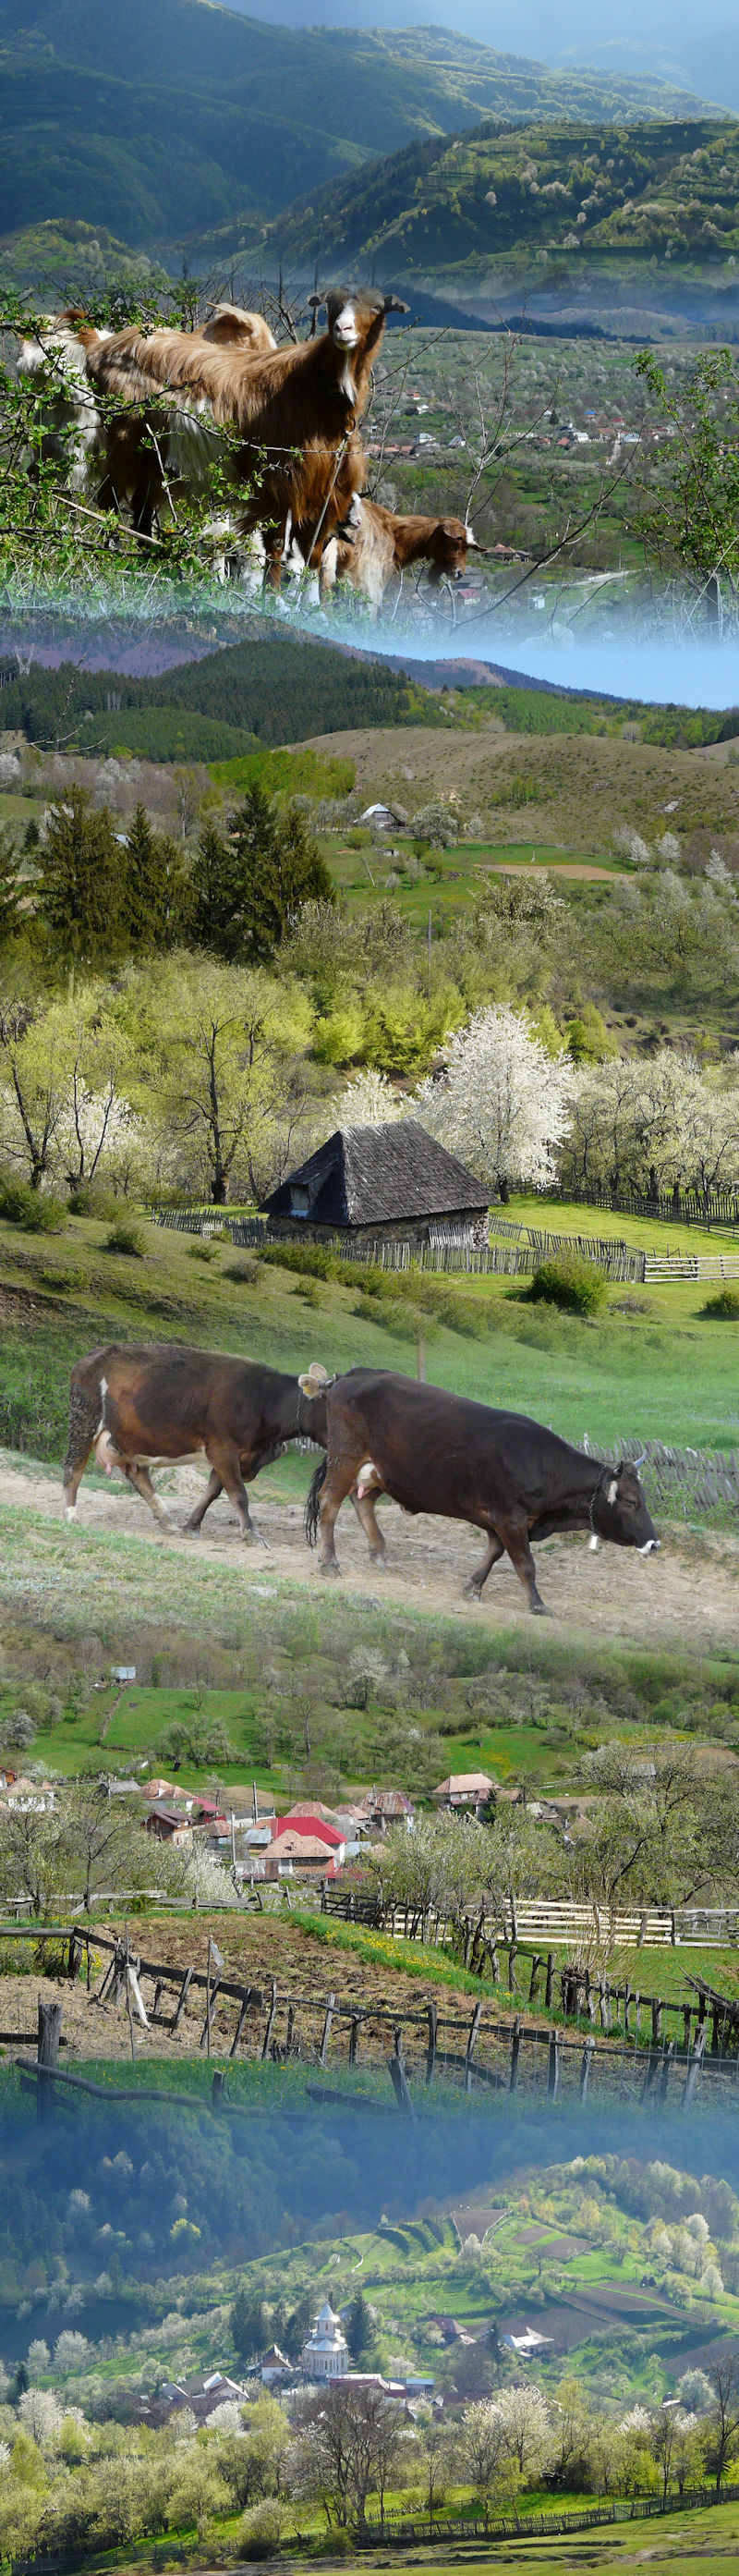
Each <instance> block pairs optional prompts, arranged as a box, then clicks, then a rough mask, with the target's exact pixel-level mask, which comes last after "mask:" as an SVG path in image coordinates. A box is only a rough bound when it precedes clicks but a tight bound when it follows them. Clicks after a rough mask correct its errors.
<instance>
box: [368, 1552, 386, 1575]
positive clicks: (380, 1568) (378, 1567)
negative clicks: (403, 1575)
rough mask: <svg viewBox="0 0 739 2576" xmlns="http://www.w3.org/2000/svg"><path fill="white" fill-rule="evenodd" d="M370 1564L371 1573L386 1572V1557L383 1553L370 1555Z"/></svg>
mask: <svg viewBox="0 0 739 2576" xmlns="http://www.w3.org/2000/svg"><path fill="white" fill-rule="evenodd" d="M370 1564H371V1567H372V1572H373V1574H387V1557H386V1556H385V1555H382V1556H371V1557H370Z"/></svg>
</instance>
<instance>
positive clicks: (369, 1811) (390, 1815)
mask: <svg viewBox="0 0 739 2576" xmlns="http://www.w3.org/2000/svg"><path fill="white" fill-rule="evenodd" d="M360 1815H361V1816H363V1817H365V1818H366V1821H367V1824H368V1825H371V1827H372V1830H373V1832H374V1833H380V1834H385V1833H387V1830H388V1827H389V1826H393V1825H404V1826H405V1830H406V1833H409V1834H411V1833H412V1832H413V1826H414V1823H415V1815H416V1810H415V1807H414V1805H413V1800H412V1798H407V1797H406V1794H405V1790H404V1789H367V1790H366V1792H365V1795H364V1797H363V1799H362V1804H361V1808H360Z"/></svg>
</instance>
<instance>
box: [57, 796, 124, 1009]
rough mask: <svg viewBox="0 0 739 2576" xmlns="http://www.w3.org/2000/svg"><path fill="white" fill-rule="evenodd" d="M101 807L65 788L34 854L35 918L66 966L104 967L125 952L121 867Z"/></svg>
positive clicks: (107, 813) (110, 824) (110, 826)
mask: <svg viewBox="0 0 739 2576" xmlns="http://www.w3.org/2000/svg"><path fill="white" fill-rule="evenodd" d="M121 856H122V854H121V848H120V845H119V843H118V842H117V840H116V837H115V833H114V830H113V822H112V817H111V814H110V811H109V808H108V806H107V805H103V806H101V808H100V810H99V812H98V811H96V810H95V808H94V807H93V806H92V805H91V803H90V797H89V795H88V793H87V790H86V789H85V788H82V787H70V789H69V794H68V795H67V796H65V799H64V803H63V804H59V805H53V806H52V807H51V811H50V814H49V819H48V823H47V827H46V832H45V835H44V838H43V840H42V842H41V845H40V848H39V853H38V913H39V919H40V922H41V925H42V927H43V929H44V931H45V933H46V938H47V942H48V945H49V948H50V949H51V950H52V952H53V955H54V957H55V958H56V959H60V960H64V961H66V962H68V963H69V964H70V965H75V964H78V963H79V964H80V965H85V966H93V967H96V966H106V965H108V964H109V962H110V959H111V957H113V956H116V955H120V952H121V949H122V948H123V947H125V894H126V868H125V864H123V865H122V863H121Z"/></svg>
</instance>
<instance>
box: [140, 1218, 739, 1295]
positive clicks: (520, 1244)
mask: <svg viewBox="0 0 739 2576" xmlns="http://www.w3.org/2000/svg"><path fill="white" fill-rule="evenodd" d="M639 1213H643V1211H642V1210H640V1211H639ZM650 1213H652V1211H650ZM149 1215H150V1217H151V1218H152V1221H153V1222H154V1223H155V1224H156V1225H161V1226H165V1227H168V1228H169V1229H170V1231H171V1232H174V1233H176V1234H197V1235H201V1236H202V1237H204V1238H205V1240H206V1241H207V1240H214V1239H215V1240H216V1241H218V1240H221V1241H225V1242H228V1243H232V1244H234V1245H236V1246H237V1247H240V1248H241V1249H242V1250H247V1249H249V1250H255V1249H258V1250H265V1249H266V1250H268V1249H269V1245H270V1243H271V1242H274V1243H277V1242H284V1241H285V1240H287V1239H289V1240H290V1241H294V1242H295V1243H301V1242H303V1243H304V1242H305V1239H306V1238H305V1233H304V1231H302V1229H301V1228H300V1227H299V1226H296V1227H295V1230H294V1233H293V1234H292V1235H290V1236H289V1237H287V1236H286V1234H285V1232H284V1231H283V1230H281V1231H280V1234H279V1236H278V1235H276V1234H274V1233H273V1232H272V1230H271V1229H270V1227H269V1225H268V1224H267V1221H266V1219H265V1218H264V1217H259V1216H240V1215H231V1214H230V1213H229V1211H228V1209H227V1208H204V1207H194V1206H193V1207H179V1208H171V1207H152V1208H150V1210H149ZM706 1221H707V1220H706ZM691 1222H692V1220H691ZM322 1248H323V1249H324V1250H325V1251H327V1252H329V1253H330V1254H331V1256H332V1258H333V1259H335V1260H337V1261H342V1260H343V1261H361V1262H365V1263H367V1262H371V1263H372V1265H373V1266H374V1267H375V1268H377V1269H380V1270H387V1271H390V1272H396V1271H404V1270H409V1269H411V1268H414V1269H419V1270H425V1271H432V1272H436V1273H441V1274H442V1275H443V1274H450V1273H451V1274H458V1275H459V1276H460V1277H468V1278H475V1277H476V1278H480V1277H488V1278H513V1279H515V1278H521V1279H530V1278H531V1277H532V1275H533V1272H534V1271H535V1270H537V1269H538V1267H539V1263H540V1262H541V1261H549V1260H558V1259H560V1260H561V1259H566V1258H567V1257H568V1256H569V1255H574V1256H576V1258H577V1259H579V1260H583V1261H592V1262H594V1263H595V1265H596V1267H597V1269H599V1270H601V1271H602V1272H603V1275H604V1277H605V1278H606V1279H610V1280H613V1281H615V1282H619V1281H623V1282H625V1283H629V1282H632V1283H633V1284H634V1285H637V1286H643V1285H644V1283H645V1282H647V1283H649V1282H650V1281H652V1282H654V1281H659V1280H670V1279H694V1280H697V1281H698V1282H699V1283H700V1282H701V1281H702V1280H707V1281H711V1280H715V1279H719V1280H721V1279H726V1280H732V1279H739V1254H738V1253H731V1252H727V1253H706V1254H703V1253H699V1252H693V1253H681V1252H674V1253H672V1252H647V1251H646V1250H643V1249H642V1248H640V1247H639V1246H635V1245H632V1244H627V1243H624V1242H623V1241H622V1240H621V1239H620V1238H618V1239H617V1238H616V1237H614V1238H613V1239H611V1238H609V1237H608V1236H602V1235H592V1234H558V1233H553V1232H552V1231H551V1229H549V1228H544V1227H540V1226H533V1225H523V1224H518V1223H516V1222H515V1221H514V1220H513V1219H510V1218H507V1217H501V1216H500V1215H499V1213H498V1209H497V1207H494V1208H491V1211H490V1237H489V1240H488V1242H487V1243H484V1244H480V1243H471V1242H470V1241H469V1238H468V1237H467V1236H466V1235H465V1234H464V1232H462V1231H461V1230H460V1229H459V1228H457V1227H455V1226H453V1225H445V1224H443V1223H441V1222H439V1223H438V1224H436V1225H435V1226H432V1227H431V1228H430V1232H429V1240H428V1242H427V1243H421V1244H419V1243H416V1242H414V1241H413V1240H412V1239H411V1237H410V1236H408V1237H407V1238H404V1237H398V1239H397V1240H391V1239H388V1238H387V1237H386V1236H385V1235H381V1234H378V1235H373V1236H370V1237H366V1238H365V1239H364V1241H362V1242H356V1243H354V1242H348V1241H347V1238H346V1236H345V1235H336V1236H333V1237H331V1238H330V1239H328V1238H327V1240H326V1242H325V1244H324V1245H323V1247H322Z"/></svg>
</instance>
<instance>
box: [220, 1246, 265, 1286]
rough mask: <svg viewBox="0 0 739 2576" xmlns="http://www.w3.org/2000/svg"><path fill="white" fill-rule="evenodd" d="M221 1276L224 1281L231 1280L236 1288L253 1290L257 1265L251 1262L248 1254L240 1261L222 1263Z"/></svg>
mask: <svg viewBox="0 0 739 2576" xmlns="http://www.w3.org/2000/svg"><path fill="white" fill-rule="evenodd" d="M223 1276H224V1279H233V1280H234V1281H235V1284H236V1287H237V1288H255V1287H256V1284H257V1280H258V1278H259V1263H258V1261H253V1260H252V1259H251V1257H250V1255H249V1254H248V1253H247V1255H246V1256H245V1258H244V1259H243V1260H242V1261H224V1264H223Z"/></svg>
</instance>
